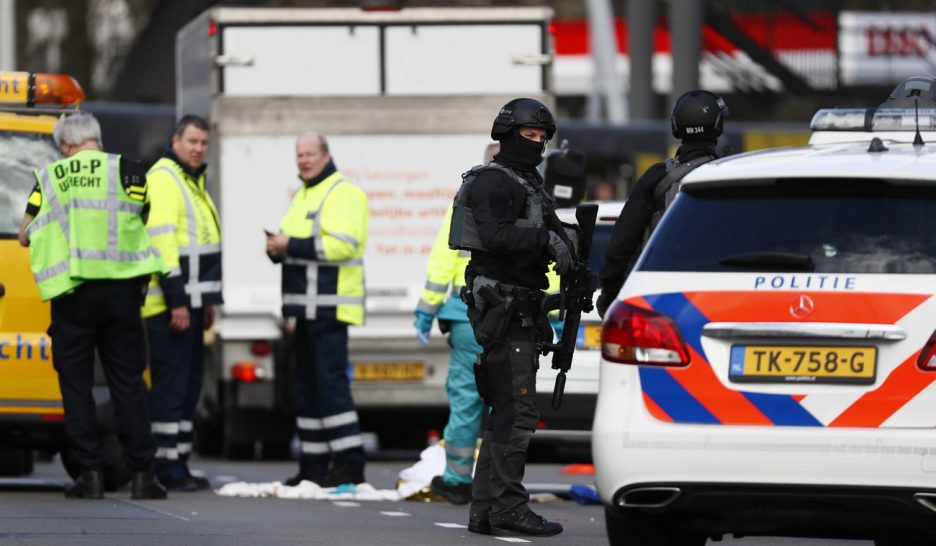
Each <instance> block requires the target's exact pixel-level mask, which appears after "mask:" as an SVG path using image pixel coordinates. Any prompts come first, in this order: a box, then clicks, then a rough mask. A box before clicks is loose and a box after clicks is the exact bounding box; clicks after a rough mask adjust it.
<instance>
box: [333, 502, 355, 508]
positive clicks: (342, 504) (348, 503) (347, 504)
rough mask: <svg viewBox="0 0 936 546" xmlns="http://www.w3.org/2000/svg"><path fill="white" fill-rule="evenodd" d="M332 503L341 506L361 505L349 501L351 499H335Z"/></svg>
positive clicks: (352, 506) (353, 506)
mask: <svg viewBox="0 0 936 546" xmlns="http://www.w3.org/2000/svg"><path fill="white" fill-rule="evenodd" d="M332 504H334V505H335V506H341V507H343V508H355V507H358V506H360V505H361V504H360V503H358V502H351V501H335V502H333V503H332Z"/></svg>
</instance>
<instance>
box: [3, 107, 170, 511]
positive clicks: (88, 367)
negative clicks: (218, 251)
mask: <svg viewBox="0 0 936 546" xmlns="http://www.w3.org/2000/svg"><path fill="white" fill-rule="evenodd" d="M52 136H53V138H54V140H55V144H56V145H57V146H58V147H59V149H60V150H61V152H62V155H64V156H65V159H61V160H59V161H56V162H54V163H51V164H49V165H48V166H47V167H45V168H44V169H40V170H39V171H36V180H37V184H36V188H35V189H34V190H33V193H32V195H30V197H29V204H28V205H27V209H26V215H25V217H24V219H23V229H21V231H20V242H21V243H22V244H23V245H24V246H29V258H30V268H31V269H32V272H33V275H34V276H35V278H36V284H37V285H38V287H39V294H40V296H41V297H42V299H43V301H48V300H52V324H51V326H50V327H49V336H50V337H51V338H52V345H53V348H54V349H53V356H52V363H53V365H54V366H55V370H56V371H57V372H58V375H59V386H60V388H61V390H62V407H63V408H64V410H65V434H66V436H67V437H68V447H69V452H70V453H71V455H72V456H73V457H74V458H75V459H76V460H77V461H78V463H79V464H80V465H81V475H80V476H79V477H78V478H77V479H76V480H75V482H74V483H73V484H71V485H69V486H68V487H66V488H65V496H66V497H68V498H88V499H101V498H104V487H103V476H102V469H103V466H104V445H103V443H102V441H101V437H100V434H99V432H98V424H97V419H96V415H95V402H94V398H93V396H92V395H91V391H92V388H93V386H94V351H95V349H97V351H98V353H99V354H100V357H101V363H102V365H103V368H104V374H105V376H106V377H107V384H108V387H109V389H110V394H111V399H112V400H113V403H114V417H115V420H116V422H117V436H118V437H119V438H120V441H121V443H122V444H123V447H124V455H125V457H126V459H127V464H128V465H129V467H130V471H131V486H130V496H131V497H132V498H134V499H164V498H166V490H165V488H163V486H162V485H161V484H160V483H159V481H158V480H157V479H156V477H155V475H154V473H153V466H152V465H153V457H154V455H155V453H156V443H155V441H154V440H153V435H152V433H151V431H150V419H149V408H148V406H147V399H146V384H145V383H144V382H143V370H144V369H145V368H146V341H145V338H144V335H143V319H142V318H141V317H140V304H141V303H142V299H143V291H144V289H145V284H146V280H147V279H149V276H150V275H151V274H154V273H156V274H165V273H168V271H169V268H168V267H166V265H165V264H164V263H163V261H162V259H161V258H160V256H159V253H158V252H157V251H156V249H155V248H154V247H153V245H152V243H151V242H150V239H149V237H148V236H147V234H146V229H145V227H144V225H143V218H142V216H143V215H145V213H144V201H145V198H146V177H145V176H144V170H143V169H142V168H141V167H139V166H136V165H135V164H133V163H131V162H128V161H126V160H124V159H122V158H121V157H120V156H119V155H114V154H108V153H105V152H103V151H101V127H100V125H99V124H98V121H97V120H96V119H95V118H94V116H92V115H90V114H74V115H71V116H67V117H63V118H62V119H60V120H59V121H58V123H57V124H56V125H55V129H54V130H53V133H52Z"/></svg>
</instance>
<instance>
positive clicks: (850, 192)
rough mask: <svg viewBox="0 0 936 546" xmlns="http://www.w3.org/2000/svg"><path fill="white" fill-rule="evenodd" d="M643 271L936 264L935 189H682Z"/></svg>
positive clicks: (861, 184) (782, 184) (925, 267)
mask: <svg viewBox="0 0 936 546" xmlns="http://www.w3.org/2000/svg"><path fill="white" fill-rule="evenodd" d="M637 268H638V269H639V270H642V271H719V272H743V271H765V272H775V271H816V272H828V273H914V274H934V273H936V190H934V189H931V188H926V187H922V186H920V185H917V186H912V185H906V184H893V183H887V182H884V181H867V180H844V179H842V180H835V181H829V180H785V181H779V182H777V183H775V184H769V185H761V186H755V187H743V188H741V187H734V188H720V189H704V190H703V189H698V190H689V191H684V192H682V193H681V194H680V195H679V197H678V198H677V199H676V200H675V201H674V202H673V204H672V206H671V207H670V209H669V210H667V213H666V215H665V216H664V218H663V221H662V222H661V223H660V225H659V227H658V228H657V230H656V232H655V233H654V236H653V238H652V239H651V240H650V241H649V244H648V246H647V248H646V250H645V252H644V254H643V255H642V257H641V260H640V262H639V263H638V265H637Z"/></svg>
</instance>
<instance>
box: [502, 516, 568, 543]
mask: <svg viewBox="0 0 936 546" xmlns="http://www.w3.org/2000/svg"><path fill="white" fill-rule="evenodd" d="M561 532H562V525H559V524H558V523H556V522H554V521H549V520H547V519H546V518H544V517H543V516H540V515H538V514H536V513H534V512H527V513H526V514H523V515H522V516H520V517H519V518H517V519H516V520H514V521H511V522H508V523H502V524H500V525H492V526H491V534H492V535H494V536H496V537H511V536H523V535H532V536H540V537H548V536H552V535H558V534H559V533H561Z"/></svg>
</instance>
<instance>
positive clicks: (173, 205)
mask: <svg viewBox="0 0 936 546" xmlns="http://www.w3.org/2000/svg"><path fill="white" fill-rule="evenodd" d="M146 177H147V181H148V185H149V189H148V193H147V197H148V200H149V203H150V212H149V218H148V219H147V222H146V230H147V231H148V232H149V234H150V237H152V238H153V243H154V244H155V245H156V248H157V249H158V250H159V253H160V254H161V255H162V257H163V259H164V260H165V261H166V264H167V265H168V266H169V268H170V271H169V275H166V276H164V277H155V276H154V277H153V279H152V280H151V281H150V286H149V290H148V291H147V293H146V302H145V303H144V305H143V316H144V317H150V316H153V315H156V314H159V313H162V312H165V311H166V309H167V308H171V307H181V306H189V307H191V308H193V309H199V308H201V307H202V306H204V305H214V304H219V303H221V302H222V299H221V228H220V223H219V221H218V211H217V209H216V208H215V205H214V202H213V201H212V200H211V196H210V195H208V191H207V189H206V188H205V173H204V169H202V170H201V172H198V173H196V175H194V176H193V174H191V173H189V172H186V170H185V169H183V168H182V166H181V165H179V163H178V162H177V161H175V160H174V159H173V158H170V157H163V158H161V159H160V160H159V161H157V162H156V164H154V165H153V166H152V168H150V170H149V172H148V173H147V174H146Z"/></svg>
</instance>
